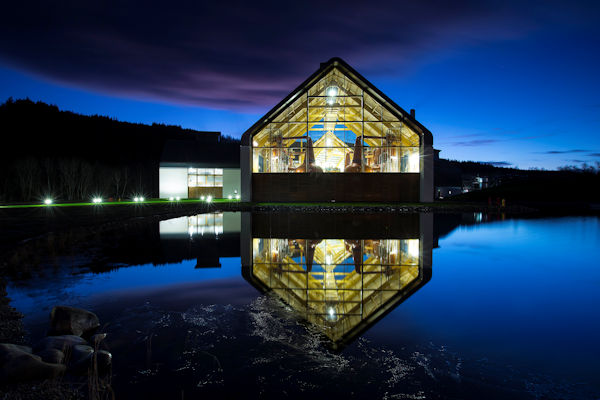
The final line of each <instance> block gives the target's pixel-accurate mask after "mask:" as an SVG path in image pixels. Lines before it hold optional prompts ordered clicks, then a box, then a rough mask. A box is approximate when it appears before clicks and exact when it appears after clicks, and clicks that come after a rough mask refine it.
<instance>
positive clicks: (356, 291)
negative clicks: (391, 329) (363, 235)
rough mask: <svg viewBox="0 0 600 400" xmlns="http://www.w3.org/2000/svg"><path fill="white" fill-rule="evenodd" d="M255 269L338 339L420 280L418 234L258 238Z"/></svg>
mask: <svg viewBox="0 0 600 400" xmlns="http://www.w3.org/2000/svg"><path fill="white" fill-rule="evenodd" d="M252 246H253V247H252V258H253V265H252V274H253V275H254V277H255V278H256V279H258V280H259V281H260V282H262V284H264V285H265V286H266V287H268V288H270V289H272V290H273V291H274V292H275V293H276V294H277V295H278V296H279V297H280V298H282V299H283V300H284V301H285V302H286V303H287V304H289V305H290V306H292V307H293V308H294V309H296V310H297V311H298V312H300V313H301V314H302V315H303V316H304V317H305V318H306V320H308V321H309V322H311V323H313V324H315V325H316V326H318V327H319V328H321V329H322V330H323V332H324V333H325V335H327V336H328V337H329V338H330V339H331V340H332V341H333V342H334V343H335V342H337V341H339V340H340V339H342V338H343V337H344V336H345V335H347V334H348V333H349V332H351V331H352V330H353V329H355V328H357V326H358V325H359V324H361V322H363V321H365V320H367V319H369V318H374V317H376V315H377V313H378V312H381V311H382V309H384V308H385V306H386V305H388V304H390V303H393V301H392V300H393V299H398V297H399V296H401V295H402V293H403V291H405V289H406V288H407V287H409V286H411V287H412V285H411V284H413V283H415V282H416V281H417V280H419V278H422V277H420V274H421V269H420V265H419V263H420V261H419V260H420V257H419V254H420V241H419V239H407V240H399V239H385V240H344V239H322V240H310V239H256V238H255V239H253V242H252Z"/></svg>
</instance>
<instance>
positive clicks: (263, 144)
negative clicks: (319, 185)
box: [252, 68, 420, 173]
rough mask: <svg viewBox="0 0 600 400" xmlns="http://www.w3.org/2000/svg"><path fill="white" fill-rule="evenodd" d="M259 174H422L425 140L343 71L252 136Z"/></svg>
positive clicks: (334, 71)
mask: <svg viewBox="0 0 600 400" xmlns="http://www.w3.org/2000/svg"><path fill="white" fill-rule="evenodd" d="M252 151H253V153H252V161H253V162H252V171H253V172H254V173H302V172H312V173H314V172H317V173H320V172H323V173H325V172H346V173H350V172H419V168H420V166H419V164H420V162H419V158H420V153H419V136H418V134H417V133H415V132H414V131H413V130H412V129H410V128H409V127H408V126H406V125H405V124H404V123H402V122H401V121H400V119H399V118H398V117H397V116H396V115H395V114H394V113H392V112H390V110H389V109H388V108H386V107H384V106H383V105H382V104H380V103H379V102H378V101H377V100H376V99H374V98H373V97H372V96H370V95H369V94H368V93H365V92H364V91H363V90H362V89H360V88H359V87H358V86H357V85H356V84H354V83H353V82H352V81H351V80H350V79H349V78H348V77H346V76H345V75H344V74H343V73H342V72H341V71H340V70H339V69H338V68H333V69H332V71H331V72H330V73H329V74H327V75H326V76H325V77H323V78H322V79H321V80H320V81H319V82H317V83H316V84H314V85H313V86H312V87H311V88H310V89H309V90H308V92H307V93H304V94H303V95H301V96H299V97H298V98H297V99H296V100H295V101H294V102H293V103H292V104H291V105H290V106H289V107H288V108H287V109H285V110H283V112H281V113H280V114H279V115H278V116H277V117H276V118H275V119H274V120H273V122H271V123H269V124H267V125H266V126H265V127H264V128H263V129H262V130H261V131H259V132H258V133H257V134H256V135H254V136H253V138H252Z"/></svg>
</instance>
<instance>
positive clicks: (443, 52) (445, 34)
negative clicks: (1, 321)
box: [0, 1, 600, 168]
mask: <svg viewBox="0 0 600 400" xmlns="http://www.w3.org/2000/svg"><path fill="white" fill-rule="evenodd" d="M60 4H61V5H57V3H55V2H44V1H32V2H11V3H10V4H3V5H2V12H0V101H4V100H6V99H7V98H8V97H11V96H12V97H13V98H24V97H29V98H31V99H32V100H41V101H44V102H47V103H52V104H56V105H58V106H59V107H60V108H62V109H66V110H72V111H75V112H79V113H83V114H101V115H108V116H111V117H114V118H117V119H120V120H124V121H132V122H145V123H152V122H160V123H167V124H175V125H181V126H183V127H186V128H194V129H200V130H220V131H222V132H223V133H224V134H228V135H232V136H240V135H241V134H242V133H243V132H244V131H245V130H246V129H247V128H248V127H249V126H250V125H251V124H252V123H253V122H255V121H256V120H257V119H258V118H259V117H260V116H261V115H262V114H264V113H265V112H266V111H268V110H269V109H270V108H271V107H272V106H273V105H275V104H276V103H277V102H278V101H279V100H280V99H281V98H282V97H284V96H285V95H286V94H287V93H289V92H290V91H291V90H292V89H294V88H295V87H296V86H297V85H298V84H299V83H301V82H302V81H303V80H304V79H305V78H306V77H307V76H308V75H309V74H311V73H312V72H314V71H315V70H316V69H317V68H318V67H319V63H320V62H324V61H326V60H328V59H330V58H331V57H334V56H338V57H342V58H344V59H345V60H346V61H347V62H348V63H350V64H351V65H352V66H353V67H355V68H356V69H357V70H358V71H359V72H361V73H362V74H363V75H364V76H365V77H366V78H367V79H369V80H371V81H372V82H373V83H374V84H375V85H376V86H378V87H379V88H380V89H381V90H382V91H383V92H385V93H386V94H388V95H389V96H390V97H391V98H392V99H394V100H395V101H396V102H397V103H398V104H399V105H400V106H402V107H404V108H405V109H409V108H416V110H417V118H418V119H419V120H420V121H421V122H422V123H423V124H424V125H425V126H427V127H428V128H429V129H430V130H431V131H432V132H433V133H434V145H435V147H436V148H438V149H441V150H442V153H441V156H442V157H444V158H451V159H459V160H474V161H486V162H495V163H498V165H513V166H518V167H520V168H531V167H542V168H557V167H559V166H562V165H581V164H582V163H583V162H586V163H588V164H594V163H595V162H598V161H600V135H598V132H599V130H600V129H599V128H600V94H599V92H600V76H599V71H600V51H599V50H600V13H599V11H600V3H598V2H592V1H590V2H582V1H579V2H578V1H568V2H567V1H563V2H555V1H532V2H521V1H514V2H483V1H459V2H445V1H422V2H414V1H404V2H401V1H398V2H376V1H370V2H364V1H360V2H358V1H357V2H354V1H345V2H339V3H335V4H328V5H324V4H322V3H320V2H318V3H314V4H312V5H311V4H309V2H293V3H291V2H251V3H247V2H240V3H236V2H205V3H203V2H178V1H171V2H148V1H139V2H138V1H129V2H126V4H125V3H124V2H116V1H115V2H111V1H99V2H61V3H60ZM250 4H251V6H250ZM291 4H293V5H291Z"/></svg>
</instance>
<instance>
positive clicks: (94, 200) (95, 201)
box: [92, 197, 102, 204]
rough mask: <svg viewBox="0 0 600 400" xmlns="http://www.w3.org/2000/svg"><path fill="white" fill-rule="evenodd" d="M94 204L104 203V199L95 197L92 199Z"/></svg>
mask: <svg viewBox="0 0 600 400" xmlns="http://www.w3.org/2000/svg"><path fill="white" fill-rule="evenodd" d="M92 203H96V204H99V203H102V198H101V197H94V198H93V199H92Z"/></svg>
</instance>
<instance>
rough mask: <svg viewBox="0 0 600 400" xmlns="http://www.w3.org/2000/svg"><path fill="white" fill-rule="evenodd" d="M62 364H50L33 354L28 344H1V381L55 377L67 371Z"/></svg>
mask: <svg viewBox="0 0 600 400" xmlns="http://www.w3.org/2000/svg"><path fill="white" fill-rule="evenodd" d="M65 369H66V367H65V366H64V365H62V364H50V363H46V362H44V361H42V358H41V357H40V356H36V355H35V354H31V349H30V348H28V347H26V346H17V345H13V344H0V381H2V382H10V383H16V382H27V381H33V380H44V379H53V378H56V377H57V376H59V375H62V374H63V373H64V372H65Z"/></svg>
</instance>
